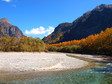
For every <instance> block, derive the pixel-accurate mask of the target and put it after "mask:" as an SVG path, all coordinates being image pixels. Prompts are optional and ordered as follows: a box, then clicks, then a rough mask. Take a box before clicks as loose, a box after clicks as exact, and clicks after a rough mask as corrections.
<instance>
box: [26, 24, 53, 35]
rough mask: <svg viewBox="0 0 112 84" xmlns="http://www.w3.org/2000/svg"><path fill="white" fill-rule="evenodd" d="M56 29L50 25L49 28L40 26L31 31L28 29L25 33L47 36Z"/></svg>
mask: <svg viewBox="0 0 112 84" xmlns="http://www.w3.org/2000/svg"><path fill="white" fill-rule="evenodd" d="M53 31H54V27H51V26H49V28H48V29H45V28H44V27H42V26H40V27H39V28H34V29H32V30H30V31H28V30H26V31H25V34H27V35H38V34H46V35H45V36H48V35H49V34H51V33H52V32H53Z"/></svg>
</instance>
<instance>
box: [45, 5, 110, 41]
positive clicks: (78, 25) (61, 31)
mask: <svg viewBox="0 0 112 84" xmlns="http://www.w3.org/2000/svg"><path fill="white" fill-rule="evenodd" d="M110 27H112V5H105V4H102V5H100V6H97V7H96V8H95V9H93V10H92V11H88V12H86V13H85V14H83V15H82V16H81V17H79V18H78V19H76V20H75V21H73V22H72V23H62V24H59V25H58V26H57V27H56V28H55V30H54V32H53V33H52V34H50V35H49V36H48V37H44V38H43V41H44V42H46V43H58V42H63V41H70V40H79V39H82V38H86V37H87V36H89V35H91V34H93V35H94V34H97V33H100V32H101V31H102V30H105V29H106V28H110Z"/></svg>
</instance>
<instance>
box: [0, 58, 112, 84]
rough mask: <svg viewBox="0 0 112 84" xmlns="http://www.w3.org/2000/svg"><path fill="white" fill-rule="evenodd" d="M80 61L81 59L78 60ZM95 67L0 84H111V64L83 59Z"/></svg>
mask: <svg viewBox="0 0 112 84" xmlns="http://www.w3.org/2000/svg"><path fill="white" fill-rule="evenodd" d="M79 59H81V58H79ZM83 60H85V61H90V62H93V63H94V65H95V66H93V67H90V68H84V69H81V70H68V71H60V72H46V73H45V74H44V75H43V76H42V75H41V76H40V77H36V76H35V77H33V75H32V76H31V77H29V78H25V79H14V80H10V81H1V82H0V84H112V63H111V60H109V61H107V62H102V61H95V60H90V59H84V58H83Z"/></svg>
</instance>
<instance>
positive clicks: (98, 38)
mask: <svg viewBox="0 0 112 84" xmlns="http://www.w3.org/2000/svg"><path fill="white" fill-rule="evenodd" d="M47 50H48V51H58V52H69V53H83V54H102V55H112V28H107V29H106V30H105V31H101V32H100V33H99V34H95V35H90V36H88V37H87V38H83V39H81V40H72V41H67V42H61V43H57V44H47Z"/></svg>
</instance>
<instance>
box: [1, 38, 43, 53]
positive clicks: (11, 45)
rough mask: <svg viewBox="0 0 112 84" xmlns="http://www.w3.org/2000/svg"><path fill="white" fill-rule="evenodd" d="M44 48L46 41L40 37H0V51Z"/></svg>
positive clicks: (26, 50) (34, 50) (24, 50)
mask: <svg viewBox="0 0 112 84" xmlns="http://www.w3.org/2000/svg"><path fill="white" fill-rule="evenodd" d="M44 50H45V43H44V42H43V41H42V40H41V39H40V38H32V37H22V38H16V37H0V51H5V52H8V51H16V52H36V51H38V52H41V51H44Z"/></svg>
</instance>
